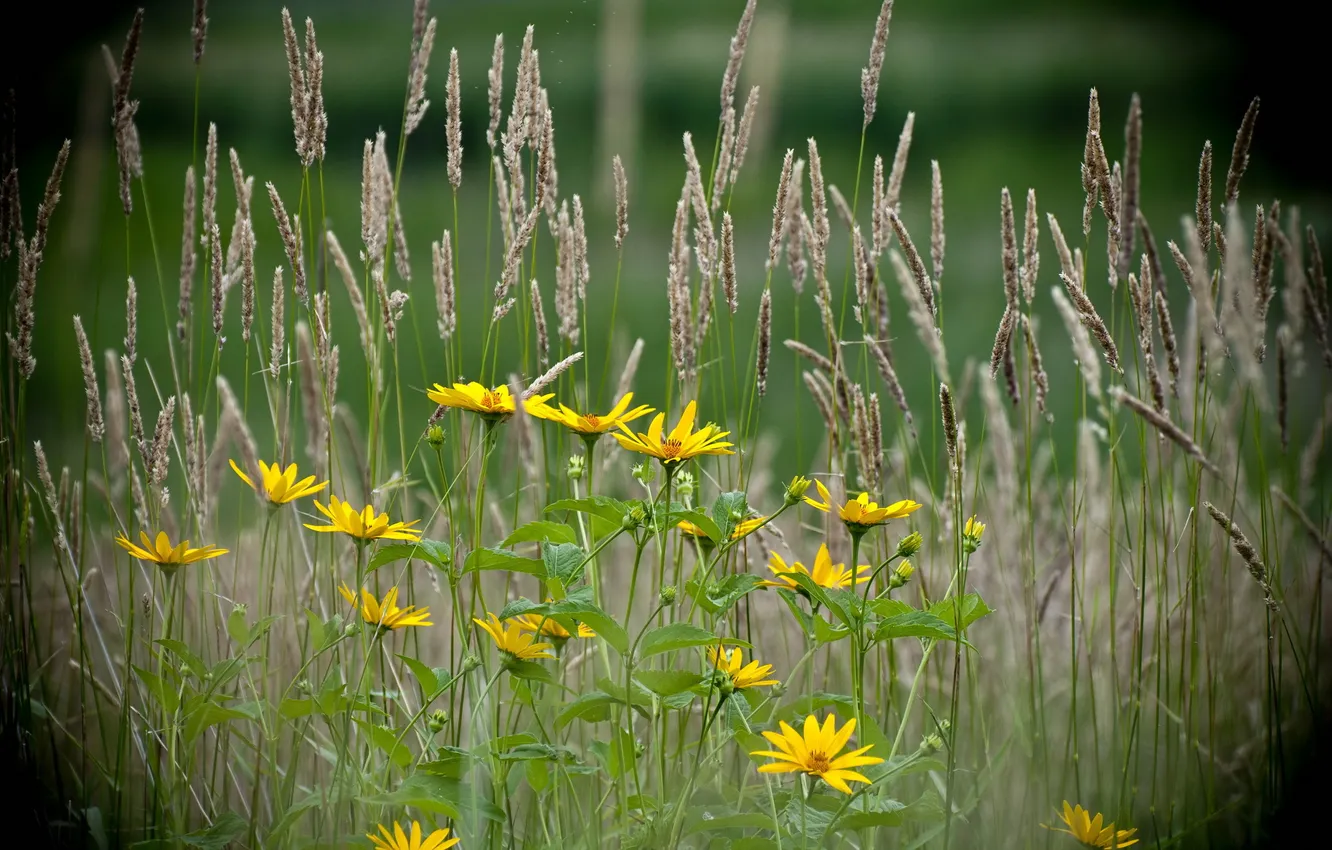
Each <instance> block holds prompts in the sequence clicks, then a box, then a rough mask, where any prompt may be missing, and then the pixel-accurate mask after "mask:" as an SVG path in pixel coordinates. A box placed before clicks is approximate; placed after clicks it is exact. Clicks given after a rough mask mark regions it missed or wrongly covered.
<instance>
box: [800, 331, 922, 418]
mask: <svg viewBox="0 0 1332 850" xmlns="http://www.w3.org/2000/svg"><path fill="white" fill-rule="evenodd" d="M786 344H787V347H788V348H790V347H792V346H791V341H790V340H787V343H786ZM865 345H867V346H869V350H870V353H871V354H873V355H874V363H875V365H877V366H878V367H879V377H881V378H883V384H884V386H885V387H886V388H887V389H888V394H889V395H890V396H892V398H893V403H894V404H896V405H897V407H898V409H899V410H901V411H902V415H903V417H904V418H905V419H906V423H907V425H908V426H909V427H910V428H911V433H912V435H914V434H915V433H916V426H915V423H914V422H913V421H912V418H911V408H910V407H908V406H907V399H906V393H905V392H903V391H902V382H901V381H899V380H898V378H897V370H896V369H894V368H893V354H892V349H891V348H890V347H889V342H888V340H887V339H874V338H873V337H871V336H870V335H869V334H866V335H865Z"/></svg>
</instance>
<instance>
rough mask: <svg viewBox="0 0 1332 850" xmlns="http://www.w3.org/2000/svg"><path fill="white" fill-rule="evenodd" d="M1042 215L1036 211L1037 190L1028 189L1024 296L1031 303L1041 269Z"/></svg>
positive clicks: (1024, 248)
mask: <svg viewBox="0 0 1332 850" xmlns="http://www.w3.org/2000/svg"><path fill="white" fill-rule="evenodd" d="M1040 221H1041V220H1040V216H1039V215H1038V214H1037V212H1036V190H1035V189H1028V190H1027V217H1026V222H1025V228H1024V230H1023V233H1022V268H1021V270H1020V272H1019V275H1018V276H1019V278H1020V279H1021V281H1022V297H1024V298H1026V299H1027V303H1028V304H1031V302H1032V301H1034V300H1035V299H1036V277H1037V275H1039V274H1040V271H1041V254H1040Z"/></svg>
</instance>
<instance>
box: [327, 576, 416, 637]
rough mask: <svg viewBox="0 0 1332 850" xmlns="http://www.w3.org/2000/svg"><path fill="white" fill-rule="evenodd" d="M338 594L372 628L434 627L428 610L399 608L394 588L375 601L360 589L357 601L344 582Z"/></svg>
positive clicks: (411, 607) (396, 592) (367, 591)
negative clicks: (359, 596)
mask: <svg viewBox="0 0 1332 850" xmlns="http://www.w3.org/2000/svg"><path fill="white" fill-rule="evenodd" d="M338 593H341V594H342V598H343V599H346V600H347V601H348V602H350V603H351V605H352V607H353V608H355V609H357V610H358V611H360V612H361V619H362V620H365V621H366V622H367V623H369V624H370V625H372V626H382V627H384V628H386V629H401V628H404V627H406V626H433V625H434V623H432V622H430V609H429V608H417V607H416V606H415V605H408V606H407V607H406V608H399V607H398V589H397V588H396V587H391V588H389V592H388V593H385V594H384V598H383V599H382V600H377V599H375V595H374V594H373V593H371V592H370V591H369V590H367V589H366V588H364V587H363V588H361V598H360V599H359V600H358V599H357V598H356V594H355V593H353V592H352V589H351V588H350V587H348V586H347V584H346V583H345V582H344V583H343V585H342V586H341V587H339V588H338Z"/></svg>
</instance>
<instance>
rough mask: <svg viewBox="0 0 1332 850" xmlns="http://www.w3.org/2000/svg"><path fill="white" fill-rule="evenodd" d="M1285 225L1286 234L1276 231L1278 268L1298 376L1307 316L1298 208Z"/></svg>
mask: <svg viewBox="0 0 1332 850" xmlns="http://www.w3.org/2000/svg"><path fill="white" fill-rule="evenodd" d="M1286 222H1287V223H1286V228H1285V233H1280V231H1278V234H1279V235H1280V236H1281V239H1280V249H1281V251H1280V253H1281V267H1282V269H1283V270H1284V274H1283V275H1282V277H1283V280H1282V283H1283V286H1282V289H1281V305H1282V307H1283V312H1284V314H1285V315H1284V323H1283V324H1284V325H1285V326H1287V327H1288V329H1289V333H1290V335H1289V338H1288V340H1287V341H1288V342H1289V344H1290V353H1291V356H1292V358H1293V359H1294V361H1295V372H1296V374H1299V373H1300V372H1301V371H1302V363H1303V351H1304V346H1303V344H1302V342H1301V338H1302V337H1303V335H1304V321H1305V317H1306V316H1307V314H1308V312H1309V308H1308V307H1306V306H1305V300H1306V298H1305V296H1306V295H1307V293H1308V290H1309V286H1308V279H1307V278H1306V277H1305V271H1304V225H1303V223H1302V222H1301V221H1300V208H1299V207H1291V208H1290V213H1289V215H1288V216H1287V218H1286Z"/></svg>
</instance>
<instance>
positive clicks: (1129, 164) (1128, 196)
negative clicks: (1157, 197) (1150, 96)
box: [1115, 92, 1142, 278]
mask: <svg viewBox="0 0 1332 850" xmlns="http://www.w3.org/2000/svg"><path fill="white" fill-rule="evenodd" d="M1141 183H1142V99H1141V98H1139V97H1138V93H1137V92H1134V93H1133V97H1132V98H1131V99H1130V100H1129V112H1128V120H1127V121H1126V122H1125V124H1124V177H1123V186H1122V188H1123V191H1122V198H1121V200H1120V209H1119V216H1120V220H1121V221H1122V222H1123V230H1122V232H1121V233H1120V244H1119V257H1118V258H1117V259H1116V263H1115V266H1116V269H1117V270H1118V273H1119V277H1121V278H1122V277H1126V276H1127V275H1128V273H1129V265H1130V264H1131V263H1132V262H1133V234H1134V223H1135V222H1136V221H1137V220H1138V208H1139V200H1138V199H1139V197H1140V195H1141Z"/></svg>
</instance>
